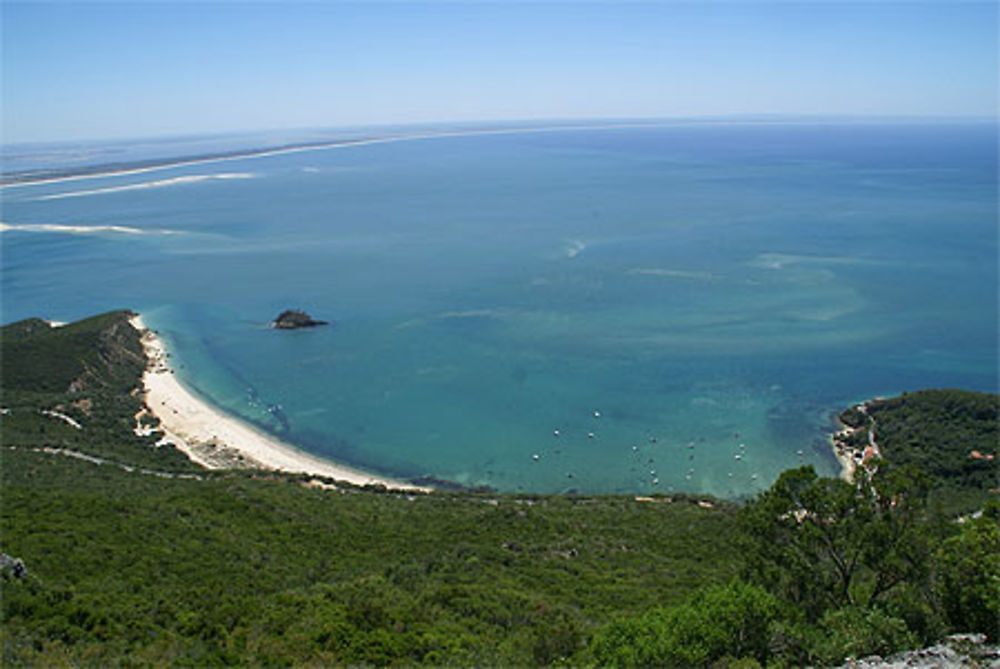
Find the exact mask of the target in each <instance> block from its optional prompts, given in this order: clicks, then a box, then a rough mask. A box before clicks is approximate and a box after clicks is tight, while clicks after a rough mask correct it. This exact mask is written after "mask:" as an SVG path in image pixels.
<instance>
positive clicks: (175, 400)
mask: <svg viewBox="0 0 1000 669" xmlns="http://www.w3.org/2000/svg"><path fill="white" fill-rule="evenodd" d="M130 322H131V324H132V327H134V328H135V329H136V330H138V331H139V333H140V334H141V335H142V344H143V348H144V350H145V353H146V359H147V368H146V371H145V373H144V374H143V377H142V383H143V387H144V389H145V393H146V397H145V400H146V406H147V407H148V408H149V411H150V412H152V414H153V415H155V416H156V417H157V418H158V419H159V420H160V426H159V429H160V430H161V431H163V432H164V438H163V441H164V442H168V443H171V444H173V445H174V446H176V447H177V448H178V450H180V451H181V452H183V453H184V454H185V455H187V456H188V457H189V458H190V459H191V460H193V461H194V462H196V463H198V464H200V465H201V466H203V467H205V468H207V469H227V468H234V467H235V468H251V469H265V470H276V471H282V472H291V473H303V474H309V475H313V476H321V477H325V478H330V479H335V480H338V481H345V482H347V483H351V484H353V485H358V486H364V485H383V486H385V487H387V488H390V489H398V490H424V491H426V490H428V489H427V488H422V487H420V486H415V485H412V484H409V483H405V482H402V481H396V480H393V479H390V478H386V477H382V476H375V475H373V474H369V473H367V472H363V471H360V470H358V469H354V468H351V467H347V466H344V465H341V464H337V463H334V462H330V461H328V460H324V459H322V458H318V457H315V456H312V455H309V454H308V453H304V452H302V451H300V450H298V449H297V448H295V447H294V446H291V445H289V444H286V443H285V442H282V441H281V440H279V439H277V438H275V437H273V436H271V435H269V434H266V433H264V432H262V431H261V430H258V429H256V428H254V427H252V426H250V425H248V424H247V423H245V422H243V421H241V420H239V419H237V418H234V417H233V416H230V415H228V414H226V413H225V412H223V411H221V410H220V409H217V408H215V407H213V406H212V405H211V404H209V403H208V402H206V401H205V400H203V399H201V398H199V397H197V396H196V395H195V394H194V393H193V392H191V391H190V390H188V389H187V388H185V387H184V386H183V385H182V384H181V382H180V381H179V380H178V379H177V376H176V375H175V374H174V371H173V370H172V369H170V366H169V364H168V361H167V349H166V346H165V345H164V342H163V340H162V339H160V338H159V337H158V336H156V333H154V332H152V331H151V330H149V329H148V328H147V327H146V325H145V323H143V321H142V317H141V316H140V315H135V316H132V318H131V319H130Z"/></svg>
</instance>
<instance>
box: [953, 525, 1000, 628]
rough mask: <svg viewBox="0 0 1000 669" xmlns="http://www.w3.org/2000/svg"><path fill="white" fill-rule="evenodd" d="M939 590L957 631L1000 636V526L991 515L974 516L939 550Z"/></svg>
mask: <svg viewBox="0 0 1000 669" xmlns="http://www.w3.org/2000/svg"><path fill="white" fill-rule="evenodd" d="M937 570H938V591H939V595H940V597H941V603H942V606H943V608H944V611H945V615H946V616H947V618H948V622H949V624H951V626H952V628H953V629H955V630H956V631H962V632H983V633H984V634H986V635H987V636H988V637H989V638H990V640H992V641H996V640H997V638H998V637H1000V528H998V527H997V523H996V521H995V520H993V519H992V518H989V517H988V516H985V515H984V516H983V517H981V518H976V519H970V520H967V521H965V522H964V523H963V524H962V531H961V532H960V533H959V534H958V535H957V536H954V537H952V538H950V539H948V540H947V541H945V542H944V544H942V546H941V548H940V550H939V551H938V552H937Z"/></svg>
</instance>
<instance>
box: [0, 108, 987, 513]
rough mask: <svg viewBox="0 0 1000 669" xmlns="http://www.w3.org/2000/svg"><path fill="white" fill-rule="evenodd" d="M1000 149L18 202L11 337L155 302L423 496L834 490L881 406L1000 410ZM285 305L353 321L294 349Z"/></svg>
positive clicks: (227, 392) (649, 138) (362, 177)
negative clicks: (778, 487)
mask: <svg viewBox="0 0 1000 669" xmlns="http://www.w3.org/2000/svg"><path fill="white" fill-rule="evenodd" d="M430 134H431V135H433V133H430ZM205 141H208V140H205ZM227 141H228V142H229V144H228V145H227ZM261 141H263V140H261ZM196 144H197V142H194V141H193V140H191V139H189V138H188V139H184V140H178V141H177V142H176V143H175V144H173V145H171V143H170V142H169V141H167V140H160V141H158V142H155V143H153V144H148V143H147V144H142V143H140V142H136V143H133V144H132V145H129V144H128V143H118V144H116V145H114V146H113V147H111V148H107V147H105V148H104V149H101V148H100V147H99V146H97V145H94V144H91V145H87V146H86V147H81V146H78V145H65V146H61V147H60V146H58V145H45V146H39V147H32V146H26V147H13V148H11V147H5V155H7V156H17V158H18V160H17V161H13V162H11V161H9V160H8V161H6V165H5V169H8V170H10V169H12V168H13V167H17V166H18V165H26V166H30V167H32V168H38V167H53V168H58V167H60V166H61V163H60V161H63V163H66V161H67V160H71V161H73V162H72V166H74V167H77V166H79V165H80V164H81V163H86V162H87V160H90V161H91V162H93V161H100V160H106V159H107V156H108V155H124V156H127V157H128V158H130V159H136V158H143V157H147V158H148V157H154V158H157V159H160V158H162V157H164V156H167V157H169V156H170V155H172V154H171V152H172V151H173V152H174V153H176V154H177V156H178V157H183V156H184V155H190V154H191V151H192V148H191V147H192V145H196ZM210 144H211V146H212V148H213V150H217V149H218V148H219V147H226V146H229V147H230V148H238V149H245V148H246V147H248V146H253V138H247V137H240V138H239V139H238V141H237V140H233V139H228V140H227V138H225V137H223V138H216V139H213V140H211V142H210ZM150 146H153V147H154V148H153V149H149V148H148V147H150ZM997 146H998V137H997V126H996V124H995V123H975V122H968V123H966V122H961V123H960V122H885V121H880V122H849V123H848V122H801V121H799V122H780V121H776V122H745V123H743V122H685V123H680V122H678V123H662V124H641V125H633V126H622V125H621V124H608V125H607V126H602V125H600V124H594V125H592V126H589V127H575V128H546V129H542V128H516V127H515V128H508V129H507V130H505V131H503V132H477V131H475V130H468V131H465V132H458V133H448V134H441V135H439V136H428V133H421V132H415V133H414V136H412V137H410V138H408V139H407V138H406V135H405V133H404V134H403V135H402V136H400V135H397V136H396V137H395V138H394V141H387V142H374V143H355V144H350V145H344V146H335V147H330V148H325V149H315V150H301V151H293V152H284V153H276V154H271V155H262V156H254V157H242V158H236V159H228V160H216V161H205V162H197V163H193V164H187V165H180V166H174V167H165V168H163V167H161V168H158V169H154V170H149V171H144V172H136V173H129V174H119V175H113V176H89V177H84V178H78V179H74V180H65V181H58V182H51V183H41V184H30V185H16V186H9V187H6V188H4V189H3V191H2V202H3V212H2V220H3V226H2V230H3V231H2V233H0V253H2V306H0V315H2V320H3V322H4V323H9V322H13V321H16V320H19V319H23V318H27V317H30V316H40V317H43V318H47V319H53V320H58V321H72V320H76V319H79V318H82V317H85V316H89V315H93V314H96V313H99V312H103V311H107V310H112V309H120V308H129V309H133V310H136V311H139V312H141V313H142V314H143V317H144V319H145V320H146V322H147V324H148V325H149V326H151V327H152V328H154V329H156V330H157V331H159V333H160V334H161V336H162V337H163V338H164V339H165V341H166V342H167V344H168V346H169V349H170V351H171V361H172V363H173V366H174V367H175V369H176V371H177V374H178V377H179V378H180V379H181V380H182V382H183V383H185V384H186V385H187V386H188V387H189V388H191V389H192V390H194V391H195V392H196V393H198V394H199V395H201V396H202V397H203V398H204V399H206V400H207V401H209V402H211V403H212V404H214V405H216V406H217V407H219V408H221V409H222V410H224V411H226V412H228V413H229V414H231V415H233V416H235V417H238V418H240V419H242V420H244V421H247V422H249V423H252V424H253V425H255V426H257V427H258V428H260V429H262V430H265V431H267V432H269V433H271V434H274V435H276V436H277V437H279V438H281V439H282V440H285V441H286V442H288V443H289V444H292V445H294V446H296V447H298V448H300V449H302V450H304V451H307V452H309V453H312V454H315V455H318V456H321V457H325V458H328V459H330V460H333V461H336V462H342V463H346V464H350V465H353V466H355V467H358V468H361V469H364V470H367V471H370V472H373V473H377V474H382V475H388V476H391V477H395V478H397V479H407V480H411V479H418V480H423V481H436V482H438V483H439V484H440V485H457V486H468V487H489V488H492V489H496V490H499V491H504V492H524V493H573V492H579V493H588V494H591V493H626V494H650V493H657V492H660V493H671V492H691V493H707V494H712V495H716V496H719V497H724V498H731V499H739V498H744V497H747V496H750V495H754V494H756V493H758V492H760V491H762V490H764V489H766V488H767V487H768V486H770V485H771V484H772V483H773V482H774V480H775V479H776V478H777V476H778V475H779V474H780V473H781V472H782V471H783V470H785V469H788V468H791V467H796V466H801V465H812V466H813V467H814V468H815V469H816V470H817V471H818V472H820V473H821V474H824V475H836V474H837V473H838V471H839V467H838V465H837V462H836V460H835V459H834V457H833V455H832V452H831V448H830V444H829V441H828V435H829V434H830V432H831V431H832V430H833V429H834V417H835V415H836V414H837V412H839V411H840V410H842V409H843V408H845V407H847V406H849V405H851V404H853V403H855V402H858V401H861V400H863V399H866V398H869V397H873V396H880V395H893V394H897V393H900V392H903V391H913V390H918V389H922V388H931V387H935V388H940V387H953V388H966V389H972V390H981V391H991V392H996V391H997V385H998V275H997V269H998V244H997V241H998V219H997V211H998V193H997V189H998V187H997V174H998V163H997ZM143 147H147V148H146V149H143ZM144 150H145V153H144V152H143V151H144ZM67 156H70V157H71V158H67ZM289 308H298V309H304V310H305V311H307V312H308V313H309V314H310V315H311V316H313V317H314V318H318V319H322V320H328V321H330V322H331V323H330V325H328V326H325V327H317V328H311V329H303V330H295V331H282V330H275V329H272V328H269V327H268V323H269V322H270V321H271V320H272V319H274V318H275V317H276V316H277V315H278V314H279V313H280V312H281V311H283V310H285V309H289Z"/></svg>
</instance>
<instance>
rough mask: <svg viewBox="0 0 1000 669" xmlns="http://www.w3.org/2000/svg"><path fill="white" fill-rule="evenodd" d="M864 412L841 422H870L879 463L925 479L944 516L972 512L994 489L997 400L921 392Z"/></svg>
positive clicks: (998, 476) (998, 482) (998, 465)
mask: <svg viewBox="0 0 1000 669" xmlns="http://www.w3.org/2000/svg"><path fill="white" fill-rule="evenodd" d="M867 414H868V416H867V417H866V416H864V415H863V414H861V413H860V412H858V411H857V410H856V409H852V410H849V411H847V412H844V414H842V415H841V418H842V420H844V421H845V422H846V423H848V424H850V425H859V424H862V421H867V420H871V421H873V422H874V426H875V441H876V442H877V443H878V445H879V448H880V449H881V451H882V458H883V459H884V465H885V466H886V467H887V468H888V469H899V468H906V467H910V468H912V469H913V470H916V471H919V472H921V473H922V474H924V475H926V476H927V477H929V479H930V480H931V481H932V482H933V486H934V494H933V497H934V498H935V501H936V502H937V503H939V504H941V505H942V506H943V507H944V509H945V510H946V511H947V512H949V513H962V512H967V511H971V510H974V509H978V508H980V507H982V505H983V503H984V502H985V501H986V500H987V499H988V497H989V495H990V493H989V491H990V490H991V489H996V488H998V487H1000V459H998V458H1000V453H998V446H1000V396H997V395H990V394H986V393H975V392H970V391H964V390H923V391H920V392H914V393H903V394H902V395H900V396H899V397H893V398H890V399H885V400H874V401H872V402H869V403H868V408H867Z"/></svg>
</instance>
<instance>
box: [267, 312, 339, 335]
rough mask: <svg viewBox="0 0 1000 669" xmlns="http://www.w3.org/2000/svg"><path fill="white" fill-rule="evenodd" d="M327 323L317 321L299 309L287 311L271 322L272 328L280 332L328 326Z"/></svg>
mask: <svg viewBox="0 0 1000 669" xmlns="http://www.w3.org/2000/svg"><path fill="white" fill-rule="evenodd" d="M328 324H329V323H328V322H327V321H317V320H314V319H313V318H312V316H310V315H309V314H307V313H306V312H304V311H299V310H298V309H287V310H285V311H282V312H281V313H280V314H278V317H277V318H275V319H274V320H273V321H272V322H271V327H273V328H277V329H279V330H296V329H298V328H311V327H315V326H317V325H328Z"/></svg>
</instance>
